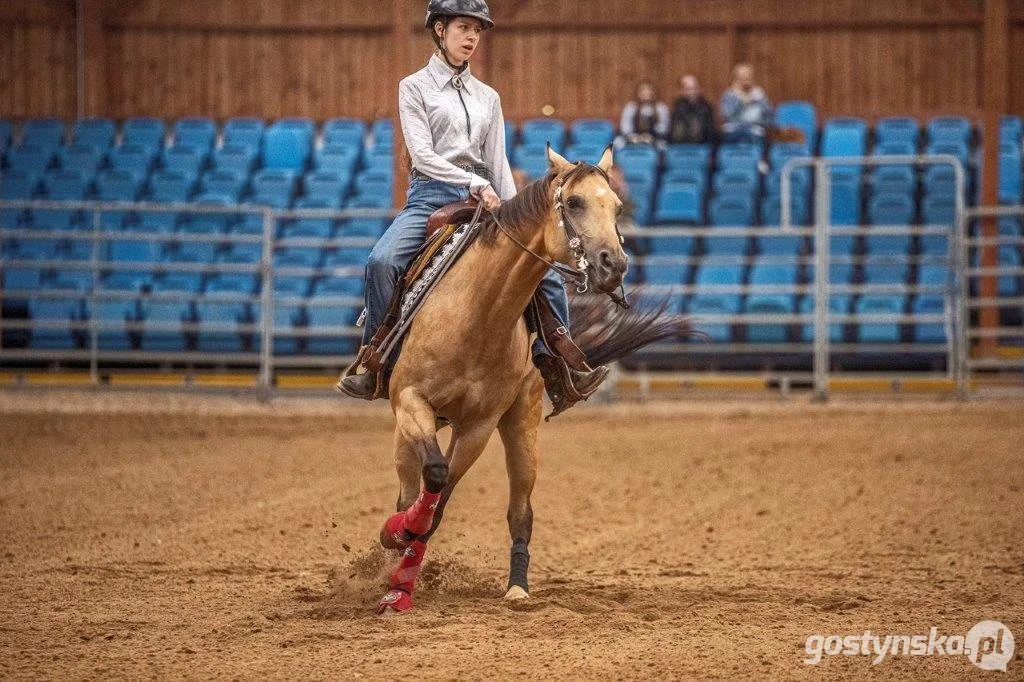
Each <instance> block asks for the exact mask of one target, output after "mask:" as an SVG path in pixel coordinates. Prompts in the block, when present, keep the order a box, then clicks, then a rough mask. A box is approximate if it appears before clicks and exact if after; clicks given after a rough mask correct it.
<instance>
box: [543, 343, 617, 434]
mask: <svg viewBox="0 0 1024 682" xmlns="http://www.w3.org/2000/svg"><path fill="white" fill-rule="evenodd" d="M535 364H536V365H537V369H539V370H540V375H541V377H543V379H544V389H545V390H546V391H547V394H548V398H550V399H551V406H552V408H553V409H552V411H551V414H549V415H548V416H546V417H544V421H548V420H549V419H551V418H552V417H557V416H558V415H560V414H562V413H563V412H565V411H566V410H568V409H569V408H570V407H572V406H573V405H575V404H576V403H578V402H580V401H581V400H586V399H587V398H589V397H590V396H592V395H593V394H594V393H595V392H596V391H597V389H598V387H599V386H600V385H601V383H602V382H603V381H604V380H605V378H606V377H607V376H608V368H607V367H605V366H604V365H602V366H600V367H598V368H596V369H592V370H584V371H578V370H573V369H571V368H570V367H569V364H568V363H567V362H566V361H565V360H564V359H563V358H560V357H557V356H554V355H541V356H540V357H538V358H536V359H535Z"/></svg>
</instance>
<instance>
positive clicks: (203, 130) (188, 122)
mask: <svg viewBox="0 0 1024 682" xmlns="http://www.w3.org/2000/svg"><path fill="white" fill-rule="evenodd" d="M216 139H217V126H216V124H214V122H213V120H212V119H209V118H205V117H202V116H189V117H186V118H180V119H178V120H177V121H176V122H175V123H174V144H175V145H179V144H187V145H189V146H192V147H195V148H196V149H199V150H202V151H203V152H206V153H209V151H210V150H211V149H212V148H213V143H214V140H216Z"/></svg>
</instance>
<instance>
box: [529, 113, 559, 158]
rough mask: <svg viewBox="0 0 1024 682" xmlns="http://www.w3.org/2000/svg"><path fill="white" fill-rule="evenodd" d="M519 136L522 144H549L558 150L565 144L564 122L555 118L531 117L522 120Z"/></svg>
mask: <svg viewBox="0 0 1024 682" xmlns="http://www.w3.org/2000/svg"><path fill="white" fill-rule="evenodd" d="M521 137H522V141H523V144H530V145H532V144H539V145H541V146H544V145H545V144H550V145H551V147H552V148H553V149H554V150H555V151H556V152H560V151H561V150H562V147H564V146H565V123H563V122H562V121H560V120H558V119H556V118H531V119H527V120H526V121H523V126H522V131H521Z"/></svg>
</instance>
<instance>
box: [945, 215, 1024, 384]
mask: <svg viewBox="0 0 1024 682" xmlns="http://www.w3.org/2000/svg"><path fill="white" fill-rule="evenodd" d="M1004 217H1006V218H1013V217H1016V218H1018V219H1019V222H1018V228H1019V227H1020V226H1021V225H1022V224H1024V206H1020V205H1018V206H978V207H972V208H968V209H966V210H965V211H964V212H963V213H962V214H961V215H960V218H959V222H958V225H957V231H958V232H959V233H960V234H961V235H962V238H961V240H960V242H959V248H958V251H957V262H958V270H959V271H960V272H961V273H962V277H960V278H959V280H958V282H957V284H958V286H959V292H958V293H959V308H958V317H959V319H960V320H961V321H962V324H961V325H960V327H959V328H958V333H959V340H958V351H959V358H958V363H957V369H958V371H957V392H958V393H959V394H960V395H961V396H963V397H966V396H968V395H969V394H970V392H971V386H972V383H973V379H974V378H975V376H976V374H977V373H978V372H979V371H986V370H987V371H1007V370H1009V371H1014V370H1020V371H1021V374H1020V376H1018V379H1017V382H1016V385H1015V386H1014V388H1016V390H1017V391H1018V392H1019V391H1021V390H1024V265H1022V256H1024V236H1022V235H1021V233H1020V232H1019V231H1016V230H1015V231H1016V232H1017V233H1016V234H1003V233H1001V232H1000V233H997V234H996V235H994V236H986V235H984V234H982V230H981V225H978V224H977V223H978V221H980V220H981V219H984V218H990V219H998V218H1004ZM973 225H977V228H978V229H977V230H976V232H977V233H978V234H973V233H972V232H974V231H975V230H972V226H973ZM986 247H992V248H996V249H1000V248H1002V247H1009V248H1010V249H1012V251H1011V252H1010V254H1011V255H1012V254H1014V253H1015V254H1016V258H1015V260H1016V261H1017V262H1016V263H1000V262H999V259H998V252H997V264H996V265H995V266H989V267H986V266H985V265H984V264H983V263H982V262H981V260H982V259H981V258H980V251H981V249H984V248H986ZM988 277H992V278H996V295H995V296H994V297H986V296H984V295H983V292H982V291H981V289H982V287H981V282H980V281H979V280H981V279H983V278H988ZM1004 282H1005V284H1006V285H1007V289H1008V290H1009V291H1008V292H1007V293H1005V294H1004V293H1000V291H999V290H1000V288H1002V287H1003V286H1004ZM986 308H988V309H996V310H997V315H998V322H997V324H996V325H995V326H984V327H983V326H982V325H981V320H980V319H979V318H980V313H981V311H982V310H983V309H986ZM992 340H994V341H995V343H994V344H991V345H994V346H995V350H996V353H994V354H993V353H979V352H976V349H977V348H978V346H980V345H982V344H984V343H985V342H986V341H992ZM1000 351H1003V352H1000Z"/></svg>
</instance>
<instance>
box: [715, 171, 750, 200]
mask: <svg viewBox="0 0 1024 682" xmlns="http://www.w3.org/2000/svg"><path fill="white" fill-rule="evenodd" d="M760 179H761V176H760V174H759V173H758V172H757V169H756V168H747V167H741V166H734V167H726V168H722V169H721V170H719V171H718V172H717V173H715V175H714V178H713V180H712V188H713V189H714V191H715V193H716V194H720V195H729V196H731V197H746V198H749V197H751V196H753V195H754V194H756V193H757V189H758V183H759V182H760Z"/></svg>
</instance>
